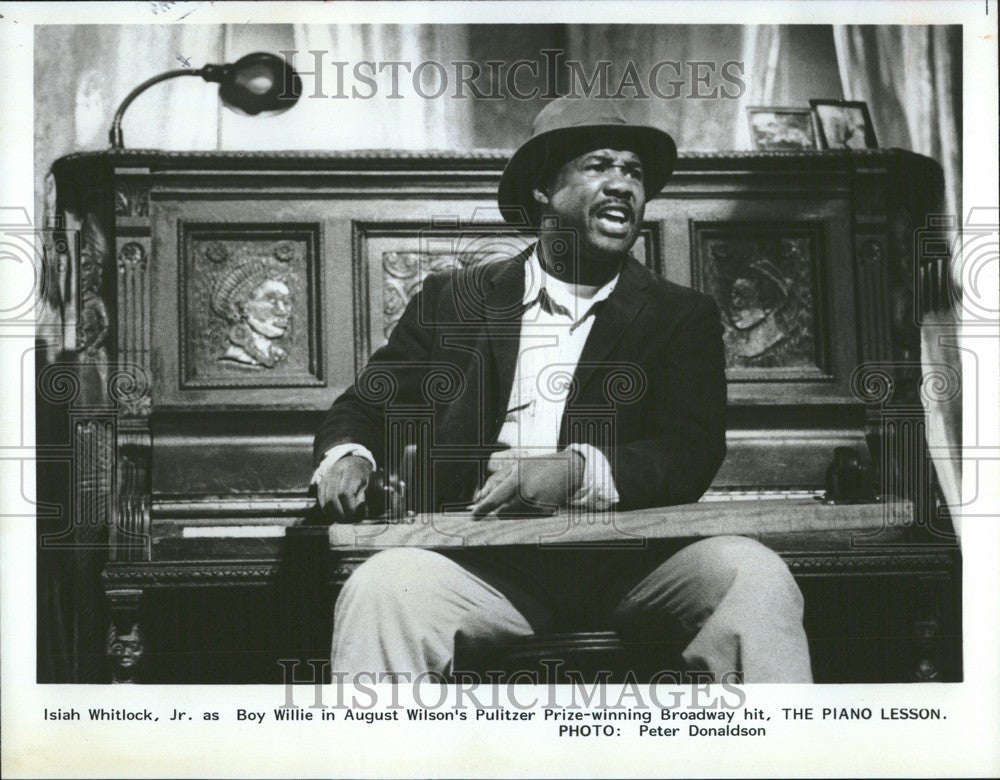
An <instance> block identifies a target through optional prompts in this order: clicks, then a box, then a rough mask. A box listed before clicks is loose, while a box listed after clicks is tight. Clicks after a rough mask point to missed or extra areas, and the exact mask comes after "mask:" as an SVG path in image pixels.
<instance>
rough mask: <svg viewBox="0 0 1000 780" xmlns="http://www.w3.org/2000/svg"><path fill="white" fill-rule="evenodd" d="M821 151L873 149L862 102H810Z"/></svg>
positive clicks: (869, 123) (871, 129)
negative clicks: (814, 113)
mask: <svg viewBox="0 0 1000 780" xmlns="http://www.w3.org/2000/svg"><path fill="white" fill-rule="evenodd" d="M809 102H810V104H811V105H812V108H813V111H815V112H816V123H817V125H818V126H819V137H820V142H821V145H822V148H823V149H877V148H878V141H876V140H875V128H874V126H873V125H872V118H871V115H870V114H869V113H868V104H867V103H864V102H862V101H845V100H811V101H809Z"/></svg>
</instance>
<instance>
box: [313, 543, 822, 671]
mask: <svg viewBox="0 0 1000 780" xmlns="http://www.w3.org/2000/svg"><path fill="white" fill-rule="evenodd" d="M533 552H534V559H535V561H534V564H533V566H534V572H533V573H528V574H527V575H525V572H523V571H520V572H519V571H517V570H516V563H512V562H516V560H517V556H516V554H514V553H505V555H506V556H507V561H506V566H504V567H501V566H497V565H493V566H491V565H489V564H485V565H484V563H483V561H484V560H488V559H487V558H486V557H484V556H486V555H488V554H489V551H487V552H486V553H481V554H480V555H479V556H478V557H475V556H473V557H472V558H471V559H469V560H463V558H462V557H461V555H458V556H454V555H446V554H439V553H436V552H431V551H429V550H423V549H415V548H398V549H392V550H385V551H382V552H379V553H377V554H375V555H374V556H372V557H371V558H370V559H368V560H367V561H365V562H364V563H363V564H361V566H359V567H358V569H357V570H356V571H355V572H354V573H353V574H352V575H351V577H350V578H349V579H348V581H347V583H346V584H345V585H344V588H343V590H342V591H341V593H340V596H339V598H338V599H337V604H336V608H335V611H334V629H333V649H332V666H333V671H334V672H335V673H346V674H347V675H348V679H351V678H352V677H353V675H355V674H358V673H361V672H369V673H370V672H375V673H376V674H378V673H381V672H394V673H404V672H405V673H409V674H410V675H412V677H415V676H416V675H418V674H420V673H422V672H428V671H433V672H439V673H442V674H446V673H447V672H448V671H449V670H450V664H451V661H452V657H453V655H454V649H455V635H456V633H457V632H462V633H463V634H465V635H466V636H467V637H469V638H471V639H475V640H480V641H482V640H485V641H498V642H499V641H503V640H506V639H511V638H514V637H521V636H530V635H532V634H534V633H536V632H537V631H538V630H542V629H544V627H545V626H547V625H549V623H550V621H551V618H552V613H553V612H554V611H557V610H559V609H560V605H569V607H568V608H572V604H573V603H576V602H579V601H580V600H581V599H582V600H584V601H588V600H590V601H594V602H597V601H600V600H601V598H602V596H603V595H606V594H607V593H609V592H611V593H612V597H613V599H614V601H615V603H614V604H613V605H612V606H611V609H610V610H609V611H610V612H611V618H612V621H613V625H614V626H615V627H617V628H618V629H619V630H620V631H623V630H624V631H628V630H630V629H632V628H638V629H639V630H641V631H642V633H643V634H644V635H647V636H648V635H650V634H651V633H652V634H653V635H657V634H658V635H659V636H661V637H663V638H667V637H671V636H675V637H676V636H679V637H681V638H682V639H683V641H686V642H688V644H687V647H686V648H685V650H684V652H683V659H684V662H685V663H686V664H687V665H688V668H690V669H695V670H704V671H709V672H712V673H713V674H714V676H715V678H716V679H717V680H719V679H722V677H723V675H725V674H727V673H730V674H731V673H732V672H741V673H742V676H743V681H744V682H746V683H763V682H785V683H800V682H811V680H812V672H811V669H810V664H809V649H808V646H807V643H806V636H805V631H804V630H803V627H802V609H803V602H802V594H801V592H800V591H799V588H798V586H797V585H796V584H795V581H794V579H793V578H792V575H791V573H790V572H789V570H788V567H787V566H786V565H785V563H784V561H782V560H781V558H780V556H778V555H777V554H776V553H775V552H773V551H772V550H770V549H768V548H767V547H765V546H764V545H762V544H760V543H759V542H756V541H754V540H752V539H747V538H744V537H738V536H719V537H713V538H709V539H703V540H700V541H696V542H693V543H691V544H688V545H687V546H685V547H682V548H681V549H680V550H678V551H677V552H674V553H673V554H672V555H670V556H669V557H668V558H667V560H665V561H664V562H662V563H661V564H659V565H658V566H655V568H652V571H650V572H649V573H648V574H646V575H645V576H644V577H643V578H642V579H641V580H640V581H639V582H638V584H634V585H632V584H631V583H629V588H628V589H626V590H625V591H622V592H624V597H621V595H620V593H619V594H615V593H614V592H613V589H612V590H611V591H609V589H608V587H607V581H606V580H601V577H600V576H599V575H600V572H599V571H597V570H596V569H597V568H599V567H596V568H591V567H588V564H587V563H586V562H585V561H586V559H581V558H580V557H577V558H573V557H572V553H569V554H568V555H563V556H559V555H557V553H558V552H559V551H552V550H535V551H533ZM492 554H493V555H494V556H496V555H497V553H496V552H495V551H493V553H492ZM577 555H578V556H579V553H577ZM546 556H549V557H548V559H547V557H546ZM528 557H529V558H530V557H532V556H528ZM494 560H495V559H494ZM594 560H600V559H594ZM512 565H513V566H514V567H515V571H514V572H513V576H511V577H506V578H505V576H504V574H499V575H496V576H495V575H494V572H495V571H503V569H505V568H506V569H508V574H510V572H509V568H510V566H512ZM654 565H655V564H654ZM647 571H648V569H647ZM484 572H485V573H484ZM641 575H642V571H640V575H639V576H641ZM525 579H527V580H528V585H527V587H524V584H525V583H524V580H525ZM599 580H601V581H599ZM580 583H591V584H593V585H594V587H593V588H592V589H590V590H588V589H587V588H586V587H584V588H581V587H580ZM508 585H509V586H508ZM515 602H516V603H517V606H515ZM526 615H530V616H531V619H530V620H529V618H528V617H526ZM412 677H411V679H412Z"/></svg>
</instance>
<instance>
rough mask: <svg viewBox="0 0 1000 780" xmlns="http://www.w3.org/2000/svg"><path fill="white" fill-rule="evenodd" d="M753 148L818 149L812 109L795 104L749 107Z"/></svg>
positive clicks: (781, 149) (755, 149)
mask: <svg viewBox="0 0 1000 780" xmlns="http://www.w3.org/2000/svg"><path fill="white" fill-rule="evenodd" d="M747 121H748V123H749V125H750V143H751V144H752V147H753V149H754V151H796V150H800V149H819V148H820V147H819V143H818V140H817V131H816V122H815V117H814V114H813V112H812V109H809V108H798V107H792V106H747Z"/></svg>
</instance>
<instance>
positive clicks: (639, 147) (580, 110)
mask: <svg viewBox="0 0 1000 780" xmlns="http://www.w3.org/2000/svg"><path fill="white" fill-rule="evenodd" d="M605 147H607V148H619V149H630V150H632V151H634V152H635V153H636V154H638V155H639V158H640V159H641V160H642V169H643V185H644V189H645V190H646V197H647V198H651V197H653V196H654V195H656V194H657V193H658V192H659V191H660V190H661V189H663V185H664V184H666V183H667V179H669V178H670V174H671V173H673V170H674V164H675V163H676V162H677V145H676V144H675V143H674V139H673V138H671V137H670V135H669V134H668V133H666V132H664V131H663V130H660V129H659V128H658V127H651V126H649V125H639V124H634V123H632V122H630V121H629V120H628V119H627V118H626V116H625V113H624V112H623V111H622V108H621V105H620V104H619V101H616V100H601V99H597V98H572V97H560V98H556V99H555V100H553V101H552V102H551V103H549V104H547V105H546V106H545V107H544V108H543V109H542V110H541V111H539V112H538V116H537V117H535V121H534V122H533V123H532V125H531V138H529V139H528V140H527V141H525V142H524V144H522V146H521V148H520V149H518V150H517V151H516V152H514V154H513V156H512V157H511V158H510V161H509V162H508V163H507V167H506V168H504V171H503V175H502V176H501V177H500V187H499V189H498V191H497V203H498V204H499V206H500V211H501V213H502V214H503V217H504V219H505V220H507V221H508V222H513V223H523V221H524V217H525V215H527V214H531V213H533V211H534V209H535V205H536V204H535V199H534V197H533V195H532V190H533V189H534V188H535V187H536V186H537V185H538V178H539V176H540V174H541V173H542V171H544V170H546V168H551V166H552V165H554V164H557V165H561V164H563V163H565V162H567V161H568V160H570V159H572V157H574V156H576V155H578V154H582V153H583V151H584V149H585V148H590V149H601V148H605Z"/></svg>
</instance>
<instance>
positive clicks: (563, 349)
mask: <svg viewBox="0 0 1000 780" xmlns="http://www.w3.org/2000/svg"><path fill="white" fill-rule="evenodd" d="M617 284H618V275H615V277H614V278H613V279H612V280H611V281H609V282H607V283H606V284H605V285H603V286H601V287H596V286H588V285H582V284H568V283H566V282H563V281H560V280H559V279H556V278H555V277H553V276H551V275H549V274H547V273H545V270H544V269H543V268H542V265H541V263H540V262H539V259H538V253H537V248H536V251H534V252H532V253H531V257H529V258H528V260H527V262H526V263H525V264H524V298H523V299H522V303H523V304H524V305H526V306H528V308H527V309H526V310H525V312H524V314H523V315H522V318H521V335H520V343H519V345H518V357H517V363H516V366H515V370H514V381H513V384H512V385H511V390H510V400H509V401H508V403H507V414H506V416H505V418H504V422H503V426H502V427H501V428H500V434H499V436H498V437H497V442H498V443H499V444H505V445H507V446H508V447H510V449H509V450H502V451H501V452H498V453H495V454H494V456H493V457H492V458H491V459H490V470H491V471H494V470H496V469H497V468H499V467H500V463H501V462H502V461H504V460H507V459H511V458H515V459H516V458H517V457H518V455H549V454H552V453H554V452H556V451H557V450H558V446H559V428H560V426H561V424H562V417H563V411H564V410H565V408H566V400H567V396H568V394H569V390H570V383H571V381H572V378H573V375H574V373H575V372H576V367H577V364H578V363H579V362H580V355H581V353H582V352H583V346H584V344H586V343H587V337H588V336H589V335H590V330H591V328H592V327H593V326H594V318H595V314H594V310H593V307H594V305H595V304H596V303H598V302H600V301H603V300H606V299H607V297H608V296H609V295H611V293H612V292H613V291H614V289H615V286H616V285H617ZM543 288H544V289H545V292H546V293H547V295H548V297H549V299H550V300H551V301H552V302H553V303H554V304H555V306H554V307H552V308H553V309H555V310H556V311H546V310H545V309H544V308H543V307H542V305H541V303H540V301H539V294H540V292H541V290H542V289H543ZM529 304H530V305H529ZM557 312H558V313H557ZM568 449H573V450H576V451H577V452H579V453H580V454H581V455H582V456H583V458H584V461H585V466H584V477H583V482H582V485H581V488H580V490H579V491H578V492H577V493H576V495H574V496H573V499H572V502H571V503H572V504H573V505H574V506H578V507H585V508H588V509H606V508H607V507H608V506H610V505H611V504H613V503H615V502H617V501H618V492H617V491H616V490H615V485H614V480H613V478H612V476H611V466H610V464H609V463H608V461H607V458H606V457H605V456H604V453H603V452H601V450H599V449H598V448H597V447H594V446H592V445H590V444H579V443H572V444H570V445H569V446H568Z"/></svg>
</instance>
